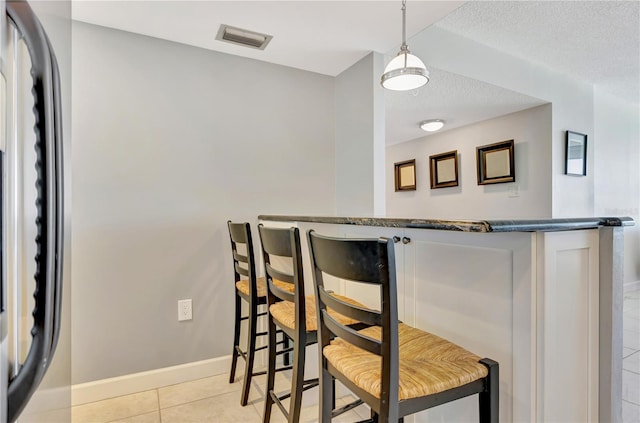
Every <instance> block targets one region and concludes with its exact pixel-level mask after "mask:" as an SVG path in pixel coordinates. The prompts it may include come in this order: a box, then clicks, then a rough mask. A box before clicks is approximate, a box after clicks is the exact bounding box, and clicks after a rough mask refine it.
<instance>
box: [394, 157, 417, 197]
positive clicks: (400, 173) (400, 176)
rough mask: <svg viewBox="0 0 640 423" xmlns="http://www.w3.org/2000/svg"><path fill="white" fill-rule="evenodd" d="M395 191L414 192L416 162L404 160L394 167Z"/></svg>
mask: <svg viewBox="0 0 640 423" xmlns="http://www.w3.org/2000/svg"><path fill="white" fill-rule="evenodd" d="M393 166H394V174H395V180H396V191H415V189H416V160H415V159H413V160H406V161H404V162H398V163H395V164H394V165H393Z"/></svg>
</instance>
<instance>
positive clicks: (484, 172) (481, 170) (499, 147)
mask: <svg viewBox="0 0 640 423" xmlns="http://www.w3.org/2000/svg"><path fill="white" fill-rule="evenodd" d="M476 154H477V157H476V165H477V168H478V185H488V184H502V183H505V182H515V180H516V166H515V163H514V157H513V140H509V141H501V142H497V143H495V144H489V145H483V146H481V147H476Z"/></svg>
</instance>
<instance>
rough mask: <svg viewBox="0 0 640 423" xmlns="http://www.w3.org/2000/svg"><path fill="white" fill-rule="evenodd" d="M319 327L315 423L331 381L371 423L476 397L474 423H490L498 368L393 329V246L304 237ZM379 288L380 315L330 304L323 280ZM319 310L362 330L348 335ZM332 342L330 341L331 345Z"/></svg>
mask: <svg viewBox="0 0 640 423" xmlns="http://www.w3.org/2000/svg"><path fill="white" fill-rule="evenodd" d="M307 238H308V240H309V250H310V255H311V263H312V268H313V282H314V286H315V289H316V299H317V307H318V315H319V319H320V323H319V327H318V331H319V336H318V337H319V341H318V347H319V353H320V357H321V360H320V361H321V363H322V370H321V372H322V374H321V376H320V391H321V405H320V422H322V423H327V422H330V421H331V406H330V404H331V398H332V395H333V392H332V390H333V389H334V388H333V383H332V382H333V379H334V378H336V379H338V380H339V381H341V382H342V383H343V384H344V385H345V386H346V387H347V388H349V389H350V390H351V391H352V392H353V393H354V394H356V395H357V396H358V397H360V398H361V399H363V400H364V402H365V403H367V405H369V406H370V407H371V410H372V416H373V418H372V420H373V421H376V422H385V423H386V422H397V421H402V419H403V417H404V416H406V415H409V414H413V413H416V412H418V411H421V410H425V409H428V408H431V407H435V406H436V405H440V404H444V403H446V402H450V401H454V400H457V399H460V398H463V397H466V396H469V395H473V394H479V409H480V412H479V421H480V422H481V423H497V422H498V408H499V407H498V363H497V362H495V361H493V360H490V359H487V358H483V359H481V358H480V357H478V356H476V355H475V354H473V353H471V352H469V351H467V350H465V349H463V348H462V347H460V346H458V345H456V344H454V343H452V342H449V341H447V340H445V339H443V338H440V337H438V336H436V335H433V334H431V333H428V332H424V331H422V330H419V329H416V328H412V327H410V326H408V325H405V324H403V323H398V310H397V295H396V271H395V255H394V247H393V240H388V239H385V238H380V239H378V240H376V239H344V238H330V237H325V236H321V235H318V234H316V233H315V232H313V231H309V232H307ZM324 274H328V275H332V276H334V277H338V278H341V279H345V280H346V281H347V283H348V282H349V281H355V282H362V283H367V284H374V285H378V286H380V288H381V289H380V296H381V298H380V299H381V302H380V304H381V305H382V306H381V311H379V312H378V311H373V310H366V309H363V308H360V307H357V306H353V305H352V304H348V303H346V302H343V301H340V299H338V298H335V297H332V296H331V295H329V294H328V293H327V291H326V290H325V288H324V281H323V275H324ZM327 308H331V309H333V310H336V311H337V312H339V313H341V314H343V315H345V316H349V317H351V318H353V319H357V320H359V321H361V322H363V323H367V324H368V325H369V327H368V328H366V329H362V330H359V331H353V330H350V329H349V328H347V327H345V326H344V325H343V324H342V323H340V322H339V321H337V320H336V319H334V318H333V317H332V316H331V314H329V313H327ZM333 337H336V338H335V339H333V340H332V338H333Z"/></svg>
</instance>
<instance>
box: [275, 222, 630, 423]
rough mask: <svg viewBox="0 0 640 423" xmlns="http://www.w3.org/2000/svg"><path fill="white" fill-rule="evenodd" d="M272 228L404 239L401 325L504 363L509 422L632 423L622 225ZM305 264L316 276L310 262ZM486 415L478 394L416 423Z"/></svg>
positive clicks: (356, 293) (362, 294) (365, 298)
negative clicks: (624, 415) (481, 229)
mask: <svg viewBox="0 0 640 423" xmlns="http://www.w3.org/2000/svg"><path fill="white" fill-rule="evenodd" d="M263 222H264V224H265V225H268V226H275V225H274V223H275V224H277V225H280V226H282V225H284V226H287V225H288V226H297V227H298V228H299V229H300V231H301V233H306V231H307V230H308V229H314V230H316V231H317V232H318V233H320V234H324V235H332V236H347V237H373V238H377V237H380V236H384V237H387V238H394V237H396V239H398V240H402V242H398V243H396V244H395V251H396V270H397V285H398V315H399V318H400V319H401V320H403V321H404V322H405V323H407V324H409V325H412V326H415V327H418V328H420V329H424V330H427V331H429V332H433V333H435V334H437V335H440V336H443V337H445V338H447V339H449V340H450V341H453V342H455V343H457V344H459V345H461V346H463V347H465V348H467V349H469V350H470V351H473V352H474V353H476V354H478V355H480V356H483V357H488V358H491V359H494V360H496V361H498V362H499V363H500V421H503V422H548V423H555V422H558V423H560V422H563V423H564V422H580V423H596V422H598V423H600V422H603V423H604V422H611V423H620V422H621V421H622V420H621V405H622V398H621V367H622V366H621V365H622V363H621V357H622V343H621V339H622V336H621V335H622V307H621V305H622V297H623V295H622V291H623V283H622V269H623V256H624V255H623V254H622V249H621V248H622V246H623V241H624V238H623V228H622V227H597V228H586V229H579V230H567V231H564V230H559V231H555V232H553V231H552V232H547V231H546V230H540V231H537V232H528V231H522V232H520V231H517V230H515V231H510V232H502V233H486V232H485V233H476V232H465V231H453V230H424V229H418V228H409V227H395V226H391V225H390V226H376V225H372V226H368V225H350V224H332V223H324V222H307V221H295V220H293V221H289V222H281V221H276V222H272V221H263ZM306 244H307V243H306V239H305V241H303V245H302V255H303V258H307V257H308V247H307V245H306ZM303 264H304V268H305V275H306V274H307V271H308V269H310V264H309V263H308V260H305V261H304V263H303ZM330 282H331V283H332V286H331V289H333V290H334V291H336V292H338V293H340V294H343V295H347V296H351V297H354V298H357V299H358V300H359V301H361V302H363V303H364V304H366V305H368V306H370V307H374V308H375V307H378V306H379V305H378V304H376V303H375V299H377V298H378V297H377V295H375V294H376V293H375V292H374V293H371V292H369V291H368V290H367V288H369V287H366V286H365V287H355V288H350V287H349V286H348V285H346V284H344V282H342V281H340V280H335V281H333V280H332V281H330ZM307 283H308V284H311V278H309V277H306V278H305V284H307ZM306 288H308V289H311V287H310V286H309V287H306ZM351 290H353V291H351ZM477 419H478V399H477V396H473V397H469V398H465V399H462V400H459V401H455V402H454V403H450V404H445V405H442V406H439V407H435V408H433V409H431V410H428V411H425V412H420V413H417V414H414V415H412V416H408V417H406V418H405V423H422V422H425V423H426V422H428V423H431V422H445V421H448V422H472V421H477Z"/></svg>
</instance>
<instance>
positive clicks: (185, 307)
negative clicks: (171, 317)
mask: <svg viewBox="0 0 640 423" xmlns="http://www.w3.org/2000/svg"><path fill="white" fill-rule="evenodd" d="M192 319H193V310H192V308H191V299H188V300H178V321H179V322H182V321H184V320H192Z"/></svg>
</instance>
